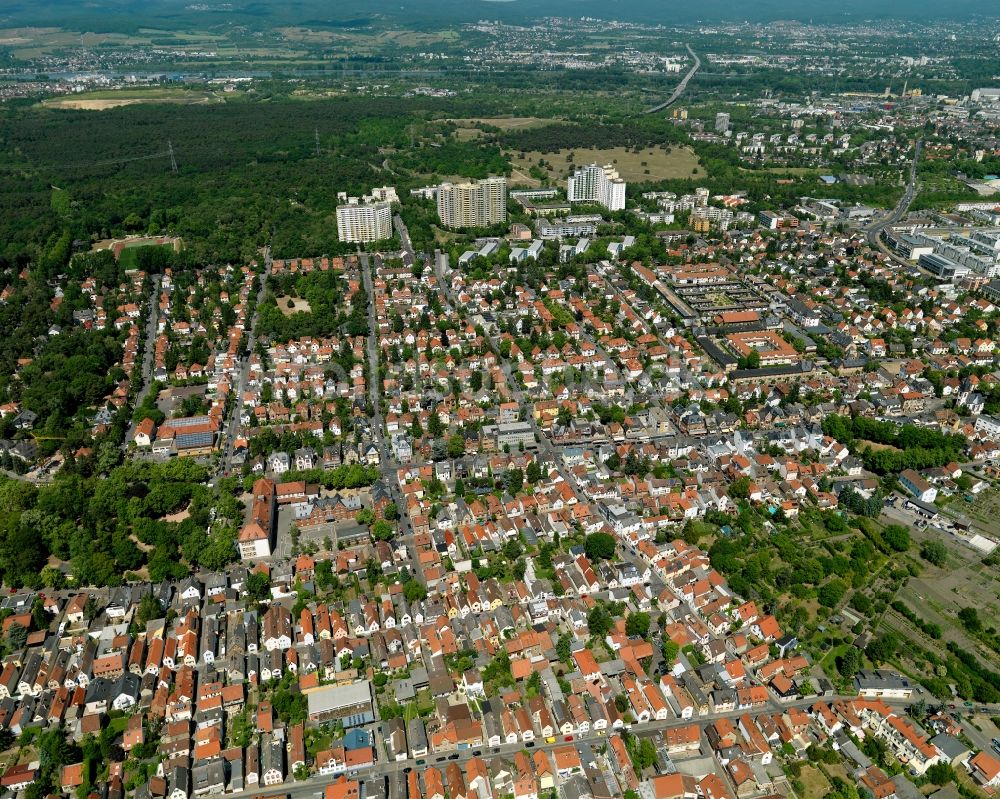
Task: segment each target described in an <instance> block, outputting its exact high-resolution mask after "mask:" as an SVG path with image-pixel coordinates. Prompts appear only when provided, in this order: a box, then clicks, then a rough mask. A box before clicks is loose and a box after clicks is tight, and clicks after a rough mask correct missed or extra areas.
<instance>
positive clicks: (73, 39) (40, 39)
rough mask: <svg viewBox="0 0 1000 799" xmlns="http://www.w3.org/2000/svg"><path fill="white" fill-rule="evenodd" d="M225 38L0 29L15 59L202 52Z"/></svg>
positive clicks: (1, 42) (178, 33) (162, 32)
mask: <svg viewBox="0 0 1000 799" xmlns="http://www.w3.org/2000/svg"><path fill="white" fill-rule="evenodd" d="M225 41H226V37H225V36H222V35H218V34H213V33H207V32H196V31H179V30H178V31H166V30H156V29H152V28H143V29H140V30H138V31H136V33H135V34H124V33H94V32H92V31H71V30H65V29H63V28H7V29H4V30H0V47H5V48H10V51H11V54H12V55H13V56H14V57H15V58H25V59H30V58H41V57H44V56H47V55H51V54H53V53H55V52H58V51H60V50H64V49H66V48H113V47H148V46H153V45H158V46H164V45H167V44H169V46H170V47H172V48H177V49H184V48H186V47H192V48H199V49H203V48H205V47H211V48H212V49H213V50H214V49H216V48H215V45H216V44H217V43H220V42H225Z"/></svg>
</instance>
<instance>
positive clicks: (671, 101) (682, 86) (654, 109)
mask: <svg viewBox="0 0 1000 799" xmlns="http://www.w3.org/2000/svg"><path fill="white" fill-rule="evenodd" d="M684 46H685V47H686V48H687V51H688V53H689V54H690V56H691V58H693V59H694V66H693V67H691V69H690V70H689V71H688V73H687V74H686V75H685V76H684V77H683V78H682V79H681V82H680V83H678V84H677V88H675V89H674V91H673V94H671V95H670V97H668V98H667V99H666V100H665V101H664V102H662V103H660V104H659V105H654V106H653V107H652V108H647V109H646V110H645V111H644V112H643V113H646V114H655V113H656V112H657V111H663V110H664V109H666V108H669V107H670V106H672V105H673V104H674V103H675V102H677V98H678V97H680V96H681V95H682V94H684V91H685V89H687V85H688V81H690V80H691V78H693V77H694V76H695V74H696V73H697V72H698V70H699V69H700V68H701V59H700V58H698V56H697V55H695V52H694V50H692V49H691V45H689V44H686V45H684Z"/></svg>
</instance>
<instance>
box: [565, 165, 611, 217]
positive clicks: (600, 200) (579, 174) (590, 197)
mask: <svg viewBox="0 0 1000 799" xmlns="http://www.w3.org/2000/svg"><path fill="white" fill-rule="evenodd" d="M566 196H567V198H568V199H569V201H570V202H571V203H597V204H598V205H603V206H604V207H605V208H607V209H608V210H609V211H622V210H624V209H625V181H624V180H622V179H621V177H619V175H618V172H617V170H616V169H615V168H614V167H613V166H612V165H611V164H606V165H605V166H598V165H597V164H591V165H590V166H582V167H579V168H578V169H577V170H576V171H575V172H574V173H573V174H572V175H570V177H569V179H568V180H567V185H566Z"/></svg>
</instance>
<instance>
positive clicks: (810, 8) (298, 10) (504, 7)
mask: <svg viewBox="0 0 1000 799" xmlns="http://www.w3.org/2000/svg"><path fill="white" fill-rule="evenodd" d="M542 16H592V17H600V18H603V19H619V20H630V21H637V22H651V23H665V24H693V23H697V22H707V23H712V22H721V21H743V20H748V21H774V20H798V21H803V22H808V21H810V20H811V21H813V22H816V23H837V22H857V21H860V20H866V19H871V20H877V19H905V20H914V21H933V20H942V19H967V18H969V17H971V16H989V17H997V18H1000V3H996V2H995V0H951V2H948V3H941V2H940V1H939V0H840V2H837V3H822V2H819V1H818V0H750V2H744V3H733V2H732V0H701V1H700V2H698V3H697V4H692V3H691V2H690V1H689V0H683V2H682V1H681V0H350V2H341V0H297V1H296V0H290V1H289V0H232V1H231V2H218V0H91V2H87V3H80V2H79V0H46V2H44V3H38V2H36V1H35V0H31V2H27V1H26V0H13V1H11V0H8V1H7V2H2V3H0V28H11V27H18V26H24V25H34V26H37V25H45V26H53V27H63V28H67V29H70V30H94V31H102V32H103V31H119V32H128V31H134V30H136V29H138V28H142V27H156V28H163V27H166V28H170V29H173V30H177V29H191V28H215V27H219V26H223V27H228V26H232V25H243V26H247V27H249V28H252V29H260V28H265V27H274V26H282V25H308V26H309V27H313V28H321V27H325V26H330V27H340V28H342V27H351V26H363V25H366V24H369V23H372V22H381V23H383V24H385V23H389V24H395V25H402V26H407V27H424V26H434V25H442V24H453V23H455V22H470V21H475V20H477V19H499V20H503V21H505V22H527V21H530V20H532V19H536V18H538V17H542Z"/></svg>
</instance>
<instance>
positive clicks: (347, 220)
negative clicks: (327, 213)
mask: <svg viewBox="0 0 1000 799" xmlns="http://www.w3.org/2000/svg"><path fill="white" fill-rule="evenodd" d="M337 236H338V237H339V238H340V240H341V241H349V242H354V243H357V244H364V243H367V242H372V241H384V240H385V239H391V238H392V207H391V206H390V205H389V203H387V202H375V203H358V202H355V203H348V204H347V205H338V206H337Z"/></svg>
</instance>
